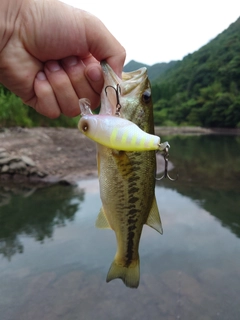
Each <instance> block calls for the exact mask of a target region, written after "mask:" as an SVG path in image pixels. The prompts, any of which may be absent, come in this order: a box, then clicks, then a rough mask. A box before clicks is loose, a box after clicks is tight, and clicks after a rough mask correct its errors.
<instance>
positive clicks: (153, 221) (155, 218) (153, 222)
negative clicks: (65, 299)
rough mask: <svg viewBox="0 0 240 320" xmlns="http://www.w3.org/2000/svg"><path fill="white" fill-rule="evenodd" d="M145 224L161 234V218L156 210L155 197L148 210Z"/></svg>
mask: <svg viewBox="0 0 240 320" xmlns="http://www.w3.org/2000/svg"><path fill="white" fill-rule="evenodd" d="M146 225H148V226H149V227H151V228H153V229H155V230H156V231H157V232H159V233H161V234H163V229H162V223H161V218H160V215H159V211H158V206H157V201H156V197H154V199H153V203H152V208H151V210H150V213H149V216H148V219H147V222H146Z"/></svg>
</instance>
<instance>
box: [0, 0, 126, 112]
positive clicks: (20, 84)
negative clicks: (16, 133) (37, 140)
mask: <svg viewBox="0 0 240 320" xmlns="http://www.w3.org/2000/svg"><path fill="white" fill-rule="evenodd" d="M125 57H126V53H125V50H124V48H123V47H122V46H121V44H120V43H119V42H118V41H117V40H116V39H115V38H114V36H113V35H112V34H111V33H110V32H109V31H108V29H107V28H106V27H105V26H104V24H103V23H102V22H101V21H100V20H99V19H98V18H96V17H95V16H93V15H91V14H89V13H87V12H85V11H83V10H80V9H76V8H73V7H71V6H68V5H66V4H64V3H62V2H60V1H58V0H1V3H0V83H2V84H3V85H4V86H5V87H7V88H8V89H9V90H10V91H12V92H13V93H15V94H16V95H18V96H19V97H20V98H21V99H22V100H23V102H24V103H25V104H27V105H29V106H31V107H33V108H34V109H35V110H36V111H37V112H39V113H41V114H43V115H45V116H47V117H50V118H56V117H58V116H59V115H60V114H61V113H63V114H65V115H67V116H70V117H74V116H76V115H78V114H79V113H80V109H79V105H78V100H79V99H80V98H88V99H89V100H90V101H91V106H92V108H93V109H94V108H96V107H97V106H98V105H99V102H100V93H101V91H102V87H103V75H102V70H101V67H100V64H99V62H100V61H101V60H106V61H107V62H108V64H109V65H110V66H111V67H112V68H113V70H114V71H115V72H116V73H117V74H118V76H119V77H121V72H122V67H123V64H124V61H125Z"/></svg>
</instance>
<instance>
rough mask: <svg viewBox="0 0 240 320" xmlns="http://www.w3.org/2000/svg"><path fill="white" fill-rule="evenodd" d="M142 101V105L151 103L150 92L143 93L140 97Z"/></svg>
mask: <svg viewBox="0 0 240 320" xmlns="http://www.w3.org/2000/svg"><path fill="white" fill-rule="evenodd" d="M142 100H143V102H144V103H149V102H150V101H151V92H149V91H145V92H144V93H143V95H142Z"/></svg>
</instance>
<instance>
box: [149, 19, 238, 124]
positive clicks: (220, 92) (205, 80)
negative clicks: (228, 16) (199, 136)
mask: <svg viewBox="0 0 240 320" xmlns="http://www.w3.org/2000/svg"><path fill="white" fill-rule="evenodd" d="M152 92H153V100H154V113H155V122H156V124H162V125H169V124H173V125H174V124H177V125H185V124H190V125H199V126H205V127H232V128H234V127H240V18H238V20H237V21H236V22H235V23H233V24H231V25H230V26H229V28H228V29H226V30H225V31H223V32H222V33H221V34H219V35H218V36H217V37H216V38H215V39H213V40H212V41H210V42H209V43H208V44H206V45H205V46H203V47H202V48H201V49H199V50H198V51H196V52H194V53H193V54H189V55H187V56H186V57H185V58H184V59H183V60H182V61H179V62H177V63H176V64H175V65H174V66H173V67H172V68H171V69H169V70H167V71H166V72H165V73H163V74H162V75H160V76H159V77H158V78H157V79H155V81H154V82H153V83H152Z"/></svg>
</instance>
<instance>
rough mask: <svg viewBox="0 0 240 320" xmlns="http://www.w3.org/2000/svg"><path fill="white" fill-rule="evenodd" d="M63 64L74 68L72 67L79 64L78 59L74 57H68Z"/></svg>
mask: <svg viewBox="0 0 240 320" xmlns="http://www.w3.org/2000/svg"><path fill="white" fill-rule="evenodd" d="M62 62H63V64H64V65H65V66H66V67H72V66H75V65H76V64H78V58H77V57H74V56H72V57H67V58H65V59H63V60H62Z"/></svg>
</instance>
